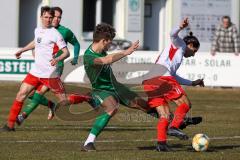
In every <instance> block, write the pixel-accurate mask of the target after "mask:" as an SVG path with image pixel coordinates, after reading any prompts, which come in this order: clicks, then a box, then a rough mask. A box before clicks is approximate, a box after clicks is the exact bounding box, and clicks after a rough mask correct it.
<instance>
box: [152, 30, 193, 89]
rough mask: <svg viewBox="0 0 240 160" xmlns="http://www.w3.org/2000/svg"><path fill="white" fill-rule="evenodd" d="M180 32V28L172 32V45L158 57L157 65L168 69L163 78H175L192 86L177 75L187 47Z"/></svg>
mask: <svg viewBox="0 0 240 160" xmlns="http://www.w3.org/2000/svg"><path fill="white" fill-rule="evenodd" d="M180 30H181V29H180V28H179V27H178V28H175V29H173V30H172V32H171V33H170V37H171V44H170V45H169V46H168V47H166V48H165V49H164V50H163V52H162V53H161V54H160V55H159V56H158V58H157V60H156V64H160V65H162V66H164V67H166V69H167V71H166V73H164V75H163V76H174V77H175V78H176V80H177V81H178V82H179V83H180V84H183V85H191V83H192V82H191V81H189V80H187V79H184V78H182V77H180V76H178V75H177V74H176V72H177V70H178V68H179V67H180V65H181V63H182V60H183V55H184V53H185V50H186V47H187V46H186V44H185V42H184V41H183V40H182V39H181V38H180V37H179V36H178V33H179V32H180Z"/></svg>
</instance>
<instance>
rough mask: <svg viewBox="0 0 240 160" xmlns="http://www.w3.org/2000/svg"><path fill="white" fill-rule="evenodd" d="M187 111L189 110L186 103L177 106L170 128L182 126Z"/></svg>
mask: <svg viewBox="0 0 240 160" xmlns="http://www.w3.org/2000/svg"><path fill="white" fill-rule="evenodd" d="M189 109H190V107H189V106H188V105H187V104H186V103H183V104H181V105H179V106H178V107H177V108H176V111H175V113H174V118H173V120H172V123H171V125H170V127H175V128H179V126H180V125H181V124H182V122H183V120H184V117H185V116H186V114H187V112H188V111H189Z"/></svg>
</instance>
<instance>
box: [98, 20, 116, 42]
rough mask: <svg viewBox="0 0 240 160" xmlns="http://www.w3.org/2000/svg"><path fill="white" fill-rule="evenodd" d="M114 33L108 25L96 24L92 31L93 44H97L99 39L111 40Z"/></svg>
mask: <svg viewBox="0 0 240 160" xmlns="http://www.w3.org/2000/svg"><path fill="white" fill-rule="evenodd" d="M115 32H116V31H115V29H114V28H113V27H112V26H111V25H110V24H107V23H101V24H98V25H97V26H96V27H95V29H94V33H93V42H99V41H100V40H101V39H105V40H113V38H114V37H115Z"/></svg>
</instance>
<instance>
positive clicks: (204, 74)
mask: <svg viewBox="0 0 240 160" xmlns="http://www.w3.org/2000/svg"><path fill="white" fill-rule="evenodd" d="M17 50H18V49H17V48H16V49H0V80H5V81H21V80H23V78H24V77H25V75H26V73H28V71H29V70H30V68H31V65H32V63H33V58H32V55H31V52H26V53H23V56H22V58H21V59H20V60H16V58H15V56H14V53H15V52H16V51H17ZM83 52H84V50H81V53H80V55H83ZM158 54H159V53H158V52H156V51H136V52H135V53H133V54H132V55H130V56H128V57H127V58H125V59H122V60H121V61H120V62H117V63H118V64H116V65H121V63H122V62H123V65H124V63H125V64H126V63H127V64H130V67H129V70H127V71H126V70H125V71H122V72H121V69H122V68H119V67H118V69H117V70H116V69H115V68H114V65H113V71H114V70H116V71H115V72H114V74H115V76H116V77H117V79H121V77H124V78H125V79H132V78H136V77H139V76H141V75H143V74H145V73H146V69H145V70H142V71H141V69H140V70H139V71H135V72H132V71H131V65H132V66H133V67H135V68H136V67H137V66H139V64H141V65H142V66H150V65H151V64H153V63H154V62H155V60H156V58H157V57H158ZM71 57H72V56H71ZM71 57H70V58H71ZM70 58H69V59H70ZM66 62H67V60H66ZM239 62H240V56H235V55H234V54H232V53H217V55H216V56H211V55H210V54H209V53H206V52H198V53H197V54H196V56H195V57H194V58H187V59H184V60H183V63H182V65H181V67H180V68H179V70H178V74H179V75H180V76H182V77H184V78H187V79H190V80H196V79H198V78H204V82H205V85H206V86H227V87H240V76H239V71H238V69H239V68H240V63H239ZM68 64H70V63H68V62H67V63H66V64H65V69H64V74H63V77H62V79H64V81H65V82H72V83H86V82H87V81H86V74H85V71H84V67H83V65H82V57H80V61H79V65H77V66H71V65H68ZM145 68H146V67H145ZM66 72H68V73H69V74H66ZM125 72H126V73H125ZM139 83H141V82H139Z"/></svg>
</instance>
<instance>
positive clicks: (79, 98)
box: [68, 94, 90, 104]
mask: <svg viewBox="0 0 240 160" xmlns="http://www.w3.org/2000/svg"><path fill="white" fill-rule="evenodd" d="M68 100H69V102H70V103H71V104H78V103H82V102H84V101H89V100H90V97H89V96H86V95H79V94H70V95H69V96H68Z"/></svg>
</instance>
